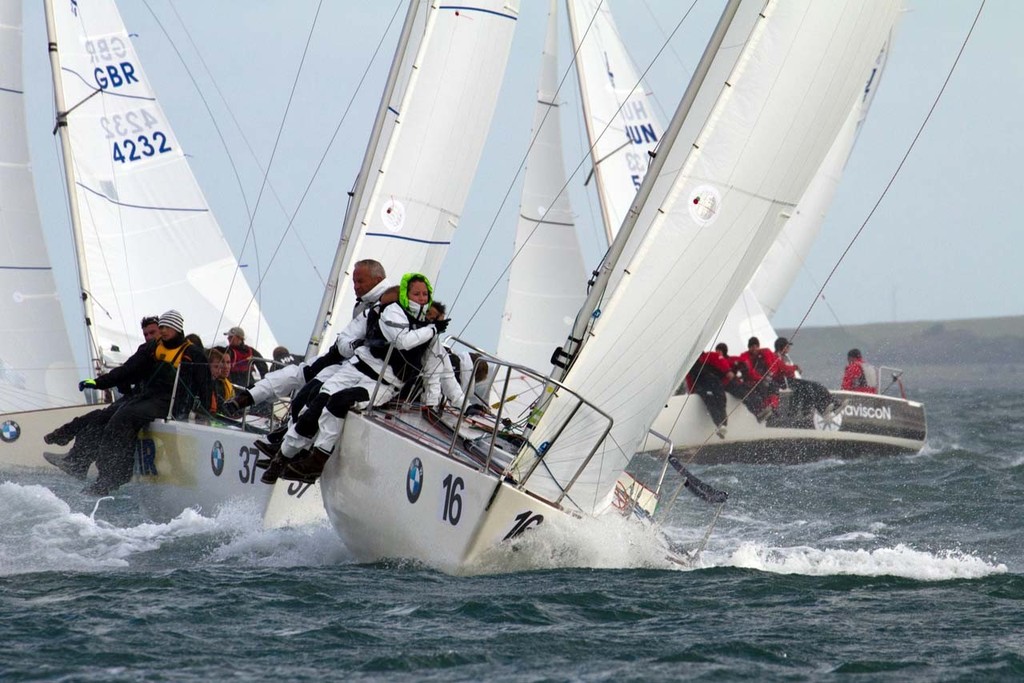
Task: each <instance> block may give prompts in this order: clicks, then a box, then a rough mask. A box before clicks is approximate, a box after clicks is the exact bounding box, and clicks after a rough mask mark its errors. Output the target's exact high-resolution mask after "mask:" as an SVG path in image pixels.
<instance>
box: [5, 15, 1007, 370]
mask: <svg viewBox="0 0 1024 683" xmlns="http://www.w3.org/2000/svg"><path fill="white" fill-rule="evenodd" d="M609 1H612V0H609ZM401 4H403V3H401V2H396V1H395V0H376V1H375V2H370V3H354V2H337V1H332V0H325V1H324V2H323V4H322V6H321V7H320V13H319V16H318V18H317V20H316V23H315V28H314V29H313V32H312V37H311V39H310V41H309V50H308V53H307V55H306V58H305V63H304V65H303V68H302V70H301V72H299V63H300V60H301V58H302V55H303V50H304V47H305V45H306V41H307V37H308V36H310V28H311V26H313V25H314V16H315V15H316V13H317V6H318V2H317V0H259V1H258V2H252V1H251V0H175V1H174V3H173V5H172V4H171V3H170V2H169V1H168V0H129V1H125V2H122V3H120V4H119V6H120V9H121V13H122V15H123V17H124V19H125V23H126V25H127V27H128V30H129V32H130V33H132V34H133V39H134V40H135V44H136V49H137V50H138V52H139V55H140V60H141V61H142V64H143V67H144V68H145V70H146V72H147V75H148V77H149V80H150V82H151V84H152V86H153V87H154V89H155V90H156V93H157V96H158V98H159V99H160V101H161V104H162V106H163V107H164V110H165V112H166V115H167V118H168V120H169V121H170V122H171V125H172V126H173V127H174V130H175V133H176V135H177V137H178V139H179V141H180V143H181V144H182V146H183V148H184V149H185V150H186V152H187V154H188V155H189V157H190V160H191V162H192V166H193V171H194V172H195V174H196V176H197V178H198V180H199V184H200V186H201V187H202V188H203V191H204V192H205V194H206V197H207V200H208V201H209V203H210V205H211V207H212V208H213V211H214V213H215V215H216V216H217V218H218V220H219V221H220V224H221V228H222V230H223V232H224V234H225V236H226V238H227V240H228V242H229V243H230V244H231V245H232V247H233V248H234V249H235V251H236V254H238V253H239V249H240V247H241V245H242V244H243V242H245V240H246V233H247V231H249V230H250V227H251V229H252V230H253V231H254V234H255V242H256V245H257V246H258V250H254V249H253V248H252V246H251V243H252V240H250V247H249V248H247V249H246V251H245V252H244V253H242V254H241V258H240V261H241V262H243V263H244V264H246V266H247V267H246V270H245V272H246V276H247V277H248V279H249V282H250V285H252V286H253V288H254V289H255V287H256V285H257V284H258V282H257V281H258V280H259V275H258V274H259V273H263V272H264V271H265V274H264V276H263V279H262V285H261V295H260V296H261V306H262V308H263V311H264V313H265V315H266V316H267V319H268V320H269V321H270V324H271V325H272V327H273V328H274V331H275V334H276V336H277V338H278V339H279V340H280V341H281V342H282V343H284V344H286V345H287V346H288V347H289V348H291V349H293V350H301V349H303V348H304V346H305V342H306V340H307V339H308V336H309V333H310V330H311V327H312V324H313V318H314V316H315V313H316V309H317V307H318V305H319V302H320V297H321V294H322V289H323V276H324V274H325V273H326V272H327V270H328V268H329V265H330V262H331V259H332V257H333V253H334V249H335V246H336V244H337V239H338V233H339V230H340V226H341V221H342V218H343V215H344V209H345V201H346V192H347V190H348V189H349V188H350V187H351V186H352V184H353V182H354V179H355V176H356V172H357V170H358V167H359V164H360V162H361V160H362V155H363V151H364V149H365V143H366V137H367V133H368V130H369V127H370V124H371V122H372V119H373V116H374V113H375V110H376V107H377V103H378V101H379V98H380V92H381V89H382V87H383V82H384V78H385V75H386V71H387V68H388V65H389V64H390V60H391V54H392V52H393V49H394V41H395V37H396V36H397V27H398V25H399V24H400V23H401V18H402V13H403V11H404V8H402V9H399V12H398V17H397V18H396V19H395V24H394V26H393V27H392V29H391V31H390V32H389V33H386V27H387V25H388V22H389V21H390V20H391V18H392V16H393V14H394V13H395V10H396V9H398V8H399V5H401ZM905 4H906V5H907V11H906V12H905V13H904V15H903V17H902V19H901V22H900V24H899V26H898V29H897V34H896V38H895V42H894V45H893V46H892V50H891V55H890V58H889V62H888V65H887V67H886V71H885V74H884V77H883V80H882V83H881V86H880V87H879V89H878V91H877V95H876V97H875V100H874V103H873V104H872V109H871V112H870V114H869V116H868V119H867V121H866V123H865V125H864V127H863V128H862V130H861V134H860V137H859V139H858V141H857V144H856V146H855V148H854V151H853V154H852V156H851V158H850V161H849V163H848V166H847V169H846V172H845V174H844V176H843V181H842V183H841V186H840V189H839V192H838V194H837V196H836V199H835V201H834V203H833V205H832V208H831V210H830V211H829V215H828V218H827V220H826V223H825V226H824V229H823V232H822V236H821V238H819V239H818V241H817V242H816V244H815V247H814V249H813V250H812V252H811V254H810V255H809V257H808V260H807V263H806V264H805V267H804V269H803V271H802V272H801V274H800V275H799V276H798V278H797V280H796V283H795V284H794V286H793V288H792V289H791V291H790V293H789V296H787V298H786V300H785V301H784V302H783V304H782V306H781V308H780V309H779V312H778V314H777V315H776V317H775V319H774V321H773V322H774V323H775V325H776V327H793V326H795V325H797V324H798V323H799V322H800V321H801V320H802V319H803V318H804V316H805V314H807V312H808V309H809V308H811V305H812V303H814V302H815V297H816V294H817V292H818V290H819V288H820V287H821V286H822V284H823V283H824V281H825V279H826V277H828V275H829V273H830V271H832V269H833V268H834V267H835V266H836V264H837V263H839V266H838V269H837V270H836V272H835V275H834V276H833V277H832V278H831V280H830V282H829V283H828V286H827V288H826V289H825V292H824V298H823V300H818V302H817V303H816V304H815V305H814V307H813V308H812V309H811V311H810V313H809V315H808V317H807V322H806V324H807V325H825V326H831V325H853V324H859V323H869V322H886V321H905V320H935V319H947V318H975V317H993V316H1007V315H1022V314H1024V294H1022V293H1021V291H1020V284H1021V282H1022V280H1024V278H1022V276H1021V274H1020V262H1021V259H1022V257H1024V231H1022V230H1021V229H1020V224H1021V217H1022V216H1024V206H1022V204H1024V192H1022V191H1021V189H1020V188H1021V182H1020V180H1019V179H1018V176H1019V173H1018V170H1017V169H1018V166H1019V162H1018V157H1019V155H1020V152H1021V150H1022V149H1024V145H1022V142H1021V132H1020V131H1021V126H1020V125H1019V119H1020V111H1021V107H1022V104H1024V52H1022V51H1021V49H1020V46H1019V41H1020V39H1019V35H1018V34H1019V27H1020V26H1022V25H1024V3H1020V2H1017V1H1016V0H989V1H988V2H987V3H985V4H984V8H983V11H982V13H981V16H980V20H979V21H978V24H977V26H976V28H975V30H974V33H973V35H972V36H971V38H970V40H969V42H968V43H967V46H966V48H965V50H964V53H963V55H962V56H961V58H960V62H959V64H957V66H956V68H955V69H954V70H953V71H952V75H951V76H950V71H951V69H953V65H954V61H955V60H956V57H957V53H958V52H959V51H960V49H961V46H962V44H963V42H964V40H965V38H966V37H967V34H968V32H969V30H970V28H971V24H972V22H973V21H974V17H975V14H976V13H977V11H978V8H979V6H980V4H981V3H980V2H978V1H976V0H956V1H954V0H943V1H941V2H937V1H936V2H925V1H924V0H907V2H906V3H905ZM547 5H548V3H547V2H543V0H522V4H521V13H520V19H519V22H518V27H517V32H516V37H515V41H514V43H513V47H512V53H511V56H510V58H509V68H508V73H507V75H506V80H505V82H504V83H503V86H502V93H501V97H500V100H499V103H498V111H497V113H496V114H495V117H494V122H493V124H492V132H491V137H490V139H489V140H488V143H487V146H486V147H485V149H484V154H483V161H482V162H481V167H480V171H479V173H478V176H477V179H476V181H474V184H473V186H472V188H471V191H470V199H469V202H468V204H467V206H466V209H465V211H464V213H463V215H462V219H461V222H460V229H459V232H458V234H457V237H456V241H455V244H454V245H453V247H452V249H451V251H450V252H449V257H448V260H447V261H446V262H445V265H444V267H443V269H442V274H441V277H440V278H438V282H437V296H438V298H440V299H442V300H444V301H445V302H446V303H448V304H449V306H450V315H451V316H452V317H453V318H454V320H455V323H456V324H457V325H459V326H460V327H461V326H462V325H468V330H467V337H468V338H470V339H474V340H476V341H477V342H478V343H480V344H481V345H482V346H483V347H485V348H493V347H494V344H495V342H496V337H497V330H498V319H499V317H500V315H501V312H502V303H503V297H504V287H503V286H502V285H501V278H500V277H499V273H500V272H501V270H502V269H503V268H504V267H505V265H506V264H507V262H508V259H509V258H510V256H511V252H512V245H513V242H514V230H515V218H516V213H517V206H518V202H519V183H520V181H521V176H519V177H517V173H518V170H519V167H520V164H521V162H522V159H523V157H524V155H525V150H526V147H527V144H528V141H529V135H530V130H529V128H530V123H531V120H532V116H533V104H534V101H535V94H536V93H535V91H536V78H537V73H538V70H539V59H540V51H541V48H542V46H543V39H544V30H545V24H546V16H547ZM689 7H690V3H688V2H679V1H678V0H629V1H628V2H626V1H625V0H619V1H618V2H612V8H613V10H614V11H615V12H616V15H615V16H616V20H617V22H618V24H619V28H620V32H621V34H622V37H623V39H624V41H625V43H626V45H627V47H628V48H629V49H630V51H631V52H632V54H633V58H634V61H635V62H636V64H637V65H638V68H639V69H640V70H641V71H643V70H644V69H646V68H647V67H648V65H650V64H651V63H652V60H653V66H651V68H650V71H649V72H648V76H647V85H648V89H649V90H651V91H652V93H653V96H654V98H655V101H656V104H657V107H658V108H659V109H660V113H661V118H662V121H663V122H664V123H667V122H668V119H669V118H670V116H671V113H672V112H673V111H674V109H675V106H676V103H677V101H678V98H679V96H680V95H681V94H682V91H683V89H684V88H685V86H686V83H687V82H688V79H689V76H690V73H691V70H692V68H693V66H694V65H695V64H696V62H697V61H698V59H699V56H700V52H701V51H702V49H703V47H704V44H705V42H706V40H707V37H708V35H709V34H710V32H711V30H712V28H713V26H714V23H715V22H716V21H717V19H718V16H719V14H720V12H721V7H722V2H721V0H715V1H704V0H702V1H700V2H697V3H695V7H694V8H693V10H692V11H691V12H690V14H689V16H688V17H687V18H686V19H685V20H684V21H683V22H682V24H681V25H680V29H679V31H678V32H677V33H676V35H675V36H674V37H673V39H672V40H671V41H670V42H669V43H668V44H667V46H666V38H667V34H668V33H669V32H670V31H671V30H672V28H673V27H675V26H676V25H677V24H679V22H680V19H681V18H682V16H683V14H684V13H685V12H686V10H687V9H688V8H689ZM24 11H25V51H26V55H25V69H26V77H25V87H26V97H27V106H28V108H29V117H28V119H29V126H30V136H31V141H30V142H31V146H32V155H33V165H34V171H35V182H36V188H37V194H38V197H39V202H40V207H41V215H42V218H43V222H44V228H45V230H46V231H47V237H48V243H49V245H50V249H51V257H52V259H53V260H54V262H55V271H56V272H57V273H58V279H59V285H58V286H59V287H60V288H61V291H62V294H63V295H64V296H65V300H73V299H74V295H75V292H76V287H77V284H76V282H75V281H74V277H73V272H74V266H73V256H72V255H71V251H70V249H71V247H70V244H71V241H70V232H69V228H68V224H69V219H68V216H67V209H66V202H65V198H64V188H63V181H62V179H61V176H60V172H59V168H60V166H59V164H60V162H59V147H58V145H57V143H56V141H55V139H54V138H53V137H52V135H51V131H52V128H53V125H52V122H53V105H52V86H51V77H50V70H49V64H48V61H47V55H46V38H45V26H44V24H43V17H42V3H37V2H31V3H27V4H26V7H25V10H24ZM563 24H564V22H563ZM562 33H563V40H562V54H563V59H562V60H561V64H562V68H565V64H566V63H567V61H568V48H567V47H566V45H567V43H568V40H567V30H566V29H565V28H564V25H563V31H562ZM168 36H169V37H170V38H168ZM382 37H383V42H382V43H381V41H382ZM378 44H381V48H380V51H379V54H377V55H376V58H375V59H373V57H374V53H375V50H377V46H378ZM663 47H665V49H663V50H662V48H663ZM659 50H661V56H660V57H658V58H657V60H655V56H656V53H657V52H658V51H659ZM297 73H298V80H297V81H296V74H297ZM364 74H365V78H364ZM947 76H950V80H949V83H948V85H947V86H946V89H945V92H944V93H943V94H942V96H941V98H939V99H938V102H937V104H936V98H937V97H938V96H939V91H940V89H941V88H942V86H943V82H944V81H945V80H946V78H947ZM361 78H363V82H362V84H361V85H360V83H359V81H360V79H361ZM574 78H575V77H574V75H571V76H570V77H569V78H567V79H566V84H567V85H566V86H565V88H564V89H563V91H561V92H560V99H561V100H562V102H563V103H564V104H565V105H566V106H563V107H562V110H563V111H564V112H566V114H565V115H564V117H563V122H562V124H563V129H564V131H565V136H566V139H567V145H566V152H565V156H566V164H567V166H568V167H570V168H574V167H576V166H577V165H578V164H579V162H580V161H581V160H582V159H583V158H584V155H585V145H584V143H583V142H582V138H581V135H582V133H581V132H580V123H579V122H580V119H579V116H578V115H575V114H572V112H574V111H576V110H577V109H578V105H577V99H578V96H577V94H576V92H575V82H574ZM350 105H351V106H350ZM933 105H934V111H932V113H931V116H930V119H929V120H928V122H927V124H925V119H926V117H928V115H929V111H930V110H931V109H932V107H933ZM286 110H287V116H286ZM282 121H283V125H282ZM922 125H924V129H923V131H922V132H921V134H920V137H919V138H918V139H917V142H916V143H914V147H913V150H912V151H911V152H910V155H909V156H908V157H907V159H906V162H905V163H903V165H902V167H901V161H902V160H903V157H904V155H906V154H907V151H908V149H910V147H911V144H912V143H913V142H914V139H915V136H917V135H918V131H919V129H921V127H922ZM336 132H337V134H336ZM332 137H333V138H334V139H333V143H332ZM321 159H322V160H323V161H322V164H321ZM318 166H319V170H317V169H318ZM267 167H269V168H270V172H269V176H268V181H269V182H268V189H267V190H265V191H264V192H263V194H262V196H261V197H260V199H259V206H258V210H257V211H256V215H255V218H254V219H252V220H250V218H249V216H250V213H251V211H252V209H253V207H255V206H256V204H257V196H258V195H259V194H260V188H261V185H262V183H263V177H264V176H263V170H261V169H265V168H267ZM588 170H589V165H587V164H584V171H583V173H582V174H581V175H579V176H577V177H576V180H575V181H574V182H573V183H572V189H571V191H570V196H571V199H572V202H573V206H574V211H575V212H576V214H577V224H578V226H579V230H580V235H581V238H582V239H583V240H584V244H585V255H586V257H587V259H588V261H589V263H590V264H591V265H596V263H597V261H598V259H599V257H600V253H601V249H600V247H599V246H598V240H596V239H594V236H595V235H597V234H598V228H597V221H598V220H599V209H598V208H597V204H596V198H594V197H593V196H591V193H590V192H589V191H588V190H587V189H586V188H584V187H583V186H582V184H583V179H584V175H585V173H586V171H588ZM897 171H898V172H897ZM314 174H315V176H314ZM311 179H312V180H311ZM890 181H891V185H889V184H890ZM887 186H888V189H886V187H887ZM304 194H305V199H304V200H303V195H304ZM879 200H881V201H880V202H879ZM300 201H301V207H300V208H299V209H298V211H297V212H296V207H297V206H299V204H300ZM876 203H877V204H878V207H877V209H876V210H874V212H873V214H872V209H873V207H874V206H875V205H876ZM293 214H294V216H295V218H294V221H293V222H292V224H291V226H290V228H289V227H288V224H289V219H290V217H291V216H292V215H293ZM869 215H871V217H870V220H868V221H867V224H866V225H865V227H864V230H863V232H862V233H861V235H860V237H859V238H858V239H857V240H856V241H855V242H854V243H853V245H852V247H850V249H849V252H848V253H847V254H846V255H845V257H844V256H843V253H844V251H845V250H846V249H847V247H848V246H850V243H851V240H852V239H853V237H854V235H855V234H856V233H857V231H858V230H859V229H860V228H861V226H862V224H864V222H865V220H866V219H868V216H869ZM282 235H284V238H283V239H282ZM485 236H486V237H485ZM279 244H280V248H279V249H278V245H279ZM275 251H276V254H275ZM840 259H842V261H841V263H840ZM385 265H386V264H385ZM394 275H398V274H394ZM488 292H492V293H491V295H490V297H489V298H486V299H485V295H486V294H487V293H488ZM172 306H173V302H170V303H169V305H168V308H170V307H172ZM155 313H159V311H157V312H155ZM66 315H67V316H68V317H69V318H72V316H73V312H72V313H66Z"/></svg>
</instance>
